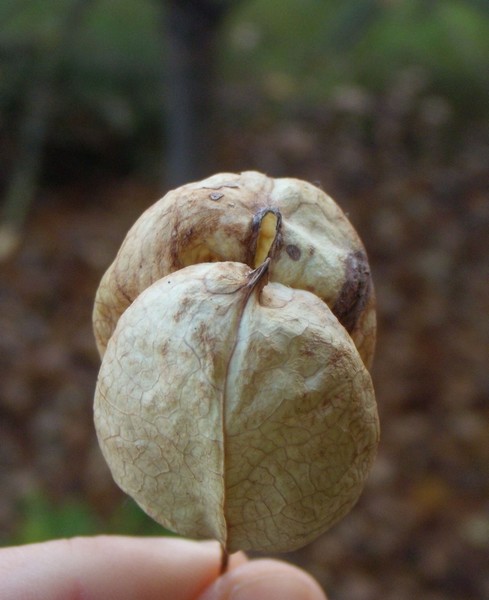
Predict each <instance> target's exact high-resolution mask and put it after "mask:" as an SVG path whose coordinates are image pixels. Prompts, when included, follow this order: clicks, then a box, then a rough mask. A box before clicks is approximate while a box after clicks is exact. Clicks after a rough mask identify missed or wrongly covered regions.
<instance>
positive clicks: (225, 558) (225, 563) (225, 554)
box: [219, 544, 229, 575]
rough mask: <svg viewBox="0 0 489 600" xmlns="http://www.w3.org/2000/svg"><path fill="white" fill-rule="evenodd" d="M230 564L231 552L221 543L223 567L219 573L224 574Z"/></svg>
mask: <svg viewBox="0 0 489 600" xmlns="http://www.w3.org/2000/svg"><path fill="white" fill-rule="evenodd" d="M228 565H229V552H228V551H227V550H226V548H225V547H224V546H223V545H222V544H221V567H220V569H219V575H224V573H226V571H227V570H228Z"/></svg>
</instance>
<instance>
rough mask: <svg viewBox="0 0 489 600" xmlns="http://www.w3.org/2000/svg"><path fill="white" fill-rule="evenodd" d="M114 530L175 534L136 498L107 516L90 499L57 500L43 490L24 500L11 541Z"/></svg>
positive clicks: (119, 532) (132, 532) (135, 532)
mask: <svg viewBox="0 0 489 600" xmlns="http://www.w3.org/2000/svg"><path fill="white" fill-rule="evenodd" d="M99 533H112V534H119V535H173V534H172V533H171V532H168V531H167V530H165V529H164V528H163V527H161V526H160V525H158V524H157V523H156V522H155V521H153V520H152V519H150V518H149V517H148V516H147V515H146V514H145V513H144V512H143V511H142V510H141V509H140V508H139V507H138V506H137V505H136V504H135V503H134V502H133V501H132V500H130V499H129V498H128V499H126V500H124V501H123V502H122V504H121V505H120V506H118V507H117V508H116V509H115V510H114V512H113V513H112V514H111V515H110V517H109V518H107V519H102V517H101V516H100V515H97V514H96V513H95V512H94V511H93V510H92V509H91V508H90V507H89V506H88V505H87V504H86V503H84V502H82V501H80V500H76V499H68V500H64V501H63V502H61V503H58V502H53V501H51V500H50V499H49V498H48V497H46V496H45V495H43V494H42V493H40V492H34V493H31V494H29V495H27V496H26V497H25V498H24V500H23V502H22V503H21V507H20V511H19V525H18V527H17V529H16V531H15V533H14V535H13V536H12V539H10V540H7V543H8V544H27V543H33V542H42V541H46V540H50V539H56V538H61V537H72V536H78V535H96V534H99Z"/></svg>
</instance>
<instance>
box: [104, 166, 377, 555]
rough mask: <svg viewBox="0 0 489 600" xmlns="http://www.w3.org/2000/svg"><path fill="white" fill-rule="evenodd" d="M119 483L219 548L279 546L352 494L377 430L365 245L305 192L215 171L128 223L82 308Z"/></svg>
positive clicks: (349, 501) (333, 208) (324, 522)
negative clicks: (90, 322)
mask: <svg viewBox="0 0 489 600" xmlns="http://www.w3.org/2000/svg"><path fill="white" fill-rule="evenodd" d="M94 329H95V336H96V340H97V345H98V348H99V351H100V354H101V356H102V365H101V368H100V373H99V377H98V381H97V387H96V393H95V425H96V430H97V436H98V439H99V443H100V446H101V449H102V452H103V454H104V457H105V459H106V461H107V463H108V465H109V467H110V470H111V472H112V475H113V477H114V479H115V481H116V482H117V484H118V485H119V486H120V487H121V488H122V489H123V490H124V491H125V492H127V493H128V494H129V495H130V496H132V497H133V498H134V499H135V501H136V502H137V503H138V504H139V505H140V506H141V507H142V508H143V509H144V510H145V511H146V512H147V513H148V514H149V515H151V516H152V517H153V518H154V519H155V520H156V521H158V522H159V523H161V524H162V525H164V526H165V527H167V528H169V529H171V530H173V531H176V532H178V533H180V534H182V535H186V536H190V537H193V538H214V539H217V540H218V541H219V542H220V543H221V544H222V546H223V548H224V549H225V550H226V552H233V551H236V550H261V551H270V552H275V551H276V552H280V551H291V550H294V549H296V548H299V547H301V546H303V545H305V544H307V543H308V542H310V541H312V540H313V539H314V538H316V537H317V536H318V535H320V534H321V533H323V532H324V531H326V530H327V529H328V528H329V527H330V526H331V525H332V524H333V523H335V522H336V521H338V520H339V519H340V518H341V517H342V516H344V515H345V514H346V513H347V512H348V511H349V510H350V509H351V507H352V506H353V504H354V503H355V502H356V501H357V499H358V498H359V495H360V493H361V490H362V488H363V486H364V483H365V480H366V477H367V474H368V472H369V469H370V467H371V465H372V462H373V459H374V455H375V451H376V448H377V443H378V438H379V424H378V417H377V409H376V403H375V395H374V390H373V386H372V381H371V377H370V375H369V371H368V368H369V367H370V365H371V362H372V357H373V350H374V344H375V299H374V293H373V286H372V282H371V277H370V270H369V266H368V261H367V257H366V253H365V250H364V248H363V245H362V243H361V241H360V239H359V238H358V235H357V234H356V232H355V231H354V229H353V227H352V226H351V224H350V223H349V222H348V220H347V219H346V217H345V215H344V214H343V213H342V211H341V210H340V209H339V207H338V206H337V205H336V204H335V203H334V202H333V200H331V198H329V197H328V196H327V195H326V194H325V193H324V192H322V191H321V190H320V189H318V188H317V187H315V186H312V185H310V184H308V183H306V182H303V181H299V180H296V179H271V178H268V177H266V176H265V175H262V174H260V173H256V172H245V173H241V174H230V173H224V174H219V175H215V176H213V177H210V178H208V179H206V180H203V181H201V182H197V183H192V184H189V185H185V186H183V187H181V188H178V189H176V190H174V191H172V192H169V193H168V194H167V195H166V196H165V197H164V198H162V199H161V200H160V201H159V202H157V203H156V204H154V205H153V206H152V207H150V208H149V209H148V210H147V211H146V212H145V213H144V214H143V215H142V216H141V217H140V219H139V220H138V221H137V222H136V223H135V225H134V226H133V227H132V228H131V230H130V231H129V233H128V235H127V237H126V239H125V241H124V243H123V245H122V247H121V249H120V250H119V253H118V254H117V257H116V258H115V260H114V262H113V264H112V265H111V266H110V267H109V269H108V271H107V272H106V274H105V275H104V277H103V278H102V281H101V284H100V287H99V290H98V292H97V296H96V301H95V307H94Z"/></svg>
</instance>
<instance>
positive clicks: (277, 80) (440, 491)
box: [0, 0, 489, 600]
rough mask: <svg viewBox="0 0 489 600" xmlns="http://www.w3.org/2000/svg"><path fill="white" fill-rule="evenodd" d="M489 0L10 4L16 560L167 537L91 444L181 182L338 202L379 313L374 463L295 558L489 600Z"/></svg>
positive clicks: (5, 99) (406, 588)
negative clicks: (142, 230)
mask: <svg viewBox="0 0 489 600" xmlns="http://www.w3.org/2000/svg"><path fill="white" fill-rule="evenodd" d="M488 64H489V2H488V1H487V0H438V1H437V0H362V1H359V0H343V1H342V2H334V1H333V0H235V1H225V0H222V1H218V0H215V1H212V0H201V1H195V0H194V1H191V0H178V1H177V0H173V1H172V0H166V1H165V0H139V1H138V2H133V1H132V0H3V1H2V2H1V4H0V194H1V201H0V211H1V217H0V277H1V279H0V543H1V544H3V545H6V544H12V543H24V542H30V541H37V540H43V539H49V538H52V537H56V536H68V535H78V534H87V533H88V534H91V533H96V532H114V533H145V534H159V533H161V529H160V528H159V527H158V526H156V525H155V524H153V523H152V522H151V521H150V520H149V519H148V518H146V517H145V516H144V515H143V514H142V513H141V512H140V511H139V509H137V508H136V507H135V506H134V505H133V503H132V502H131V501H130V500H128V499H127V498H125V497H124V495H123V494H122V493H121V492H119V491H118V490H117V489H116V486H115V484H113V483H112V479H111V476H110V475H109V473H108V470H107V468H106V467H105V465H104V463H103V460H102V458H101V455H100V452H99V450H98V446H97V442H96V439H95V433H94V428H93V424H92V397H93V391H94V385H95V379H96V375H97V371H98V367H99V358H98V355H97V353H96V349H95V344H94V341H93V335H92V331H91V310H92V303H93V297H94V294H95V290H96V288H97V285H98V282H99V280H100V277H101V276H102V273H103V272H104V270H105V269H106V268H107V266H108V265H109V263H110V262H111V261H112V259H113V257H114V256H115V253H116V251H117V249H118V247H119V245H120V243H121V241H122V239H123V237H124V235H125V233H126V231H127V229H128V228H129V226H130V225H131V224H132V223H133V221H134V220H135V219H136V218H137V217H138V216H139V214H140V213H141V212H142V211H143V210H144V209H145V208H146V207H148V206H149V205H150V204H152V203H153V202H154V201H155V200H156V199H158V198H159V197H160V196H162V195H163V194H164V193H165V192H166V191H167V190H168V189H170V188H171V187H173V186H175V185H177V184H180V183H183V182H186V181H190V180H193V179H198V178H200V177H201V176H205V175H208V174H212V173H213V172H217V171H226V170H229V171H240V170H248V169H257V170H261V171H264V172H266V173H267V174H269V175H271V176H294V177H299V178H303V179H307V180H309V181H312V182H315V183H318V184H320V185H321V186H322V187H323V189H324V190H325V191H327V192H328V193H329V194H330V195H332V196H333V197H334V198H335V199H336V200H337V202H338V203H339V204H340V206H341V207H342V208H343V209H344V210H345V211H346V212H347V213H348V215H349V217H350V219H351V221H352V222H353V224H354V225H355V227H356V228H357V230H358V231H359V233H360V235H361V237H362V238H363V240H364V242H365V245H366V247H367V250H368V253H369V257H370V261H371V266H372V270H373V274H374V280H375V283H376V289H377V295H378V319H379V336H378V351H377V357H376V361H375V366H374V370H373V378H374V382H375V385H376V389H377V396H378V404H379V410H380V416H381V424H382V441H381V445H380V450H379V455H378V459H377V461H376V464H375V467H374V469H373V471H372V474H371V476H370V479H369V481H368V485H367V487H366V490H365V492H364V494H363V496H362V498H361V500H360V502H359V503H358V505H357V506H356V507H355V508H354V510H353V511H352V512H351V513H350V514H349V515H348V516H347V517H346V518H345V519H344V520H343V521H342V522H340V523H339V524H337V525H336V526H335V527H334V528H333V529H332V530H331V531H330V532H328V533H327V534H325V535H324V536H322V537H321V538H320V539H319V540H317V541H316V542H315V543H313V544H311V545H310V546H308V547H306V548H304V549H302V550H300V551H298V552H295V553H293V554H291V555H289V556H287V557H286V558H288V559H289V560H292V561H293V562H295V563H297V564H300V565H301V566H303V567H304V568H306V569H307V570H308V571H310V572H311V573H312V574H313V575H314V576H315V577H317V578H318V580H319V581H320V582H321V584H322V585H323V586H324V588H325V589H326V590H327V591H328V593H329V596H330V598H331V600H347V599H348V600H374V599H378V598H383V599H384V600H387V599H389V600H390V599H392V600H394V599H395V600H404V599H412V598H415V597H416V598H423V599H424V600H442V599H443V600H447V599H462V598H463V599H464V600H471V599H478V600H479V599H484V598H489V570H488V568H487V566H488V563H487V557H488V555H489V466H488V465H489V403H488V396H489V365H488V356H489V318H488V313H489V286H488V283H489V281H488V280H489V253H488V252H487V244H488V239H489V236H488V232H489V229H488V223H489V69H488Z"/></svg>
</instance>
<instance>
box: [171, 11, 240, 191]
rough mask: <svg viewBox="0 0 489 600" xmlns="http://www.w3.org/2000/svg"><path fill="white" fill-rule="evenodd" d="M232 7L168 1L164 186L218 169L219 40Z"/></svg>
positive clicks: (186, 180) (208, 173) (174, 184)
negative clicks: (217, 63)
mask: <svg viewBox="0 0 489 600" xmlns="http://www.w3.org/2000/svg"><path fill="white" fill-rule="evenodd" d="M234 4H236V2H212V1H211V0H200V1H199V0H167V2H166V10H165V17H166V18H165V37H166V65H165V66H166V71H165V89H164V94H165V111H166V112H165V124H164V125H165V139H166V151H165V175H166V176H165V183H166V184H167V185H168V186H170V187H174V186H177V185H180V184H182V183H185V182H188V181H190V180H193V179H198V178H200V177H203V176H205V175H210V174H211V172H212V171H213V170H215V169H216V164H215V161H214V157H215V150H214V148H215V144H216V143H217V136H216V118H215V67H216V56H215V53H216V42H217V34H218V31H219V26H220V24H221V21H222V18H223V16H224V14H225V12H226V10H227V9H228V8H230V7H231V6H232V5H234Z"/></svg>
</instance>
